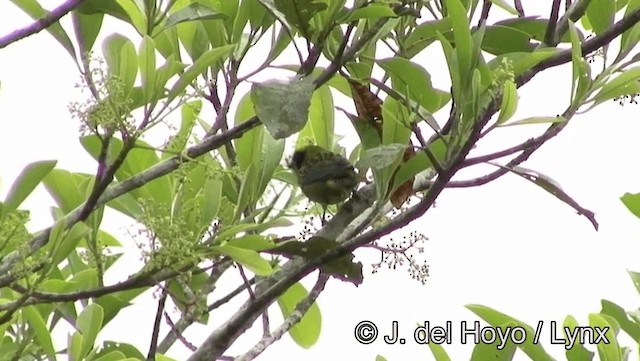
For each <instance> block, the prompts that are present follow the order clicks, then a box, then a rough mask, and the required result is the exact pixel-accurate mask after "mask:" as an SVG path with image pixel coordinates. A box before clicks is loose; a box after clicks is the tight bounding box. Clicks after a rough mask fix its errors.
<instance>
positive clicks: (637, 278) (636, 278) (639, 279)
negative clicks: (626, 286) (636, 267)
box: [627, 271, 640, 293]
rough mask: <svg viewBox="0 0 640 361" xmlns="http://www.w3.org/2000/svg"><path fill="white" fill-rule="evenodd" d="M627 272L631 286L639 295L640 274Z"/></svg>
mask: <svg viewBox="0 0 640 361" xmlns="http://www.w3.org/2000/svg"><path fill="white" fill-rule="evenodd" d="M627 272H629V276H630V277H631V281H632V282H633V285H634V286H635V287H636V291H638V293H640V273H638V272H632V271H627Z"/></svg>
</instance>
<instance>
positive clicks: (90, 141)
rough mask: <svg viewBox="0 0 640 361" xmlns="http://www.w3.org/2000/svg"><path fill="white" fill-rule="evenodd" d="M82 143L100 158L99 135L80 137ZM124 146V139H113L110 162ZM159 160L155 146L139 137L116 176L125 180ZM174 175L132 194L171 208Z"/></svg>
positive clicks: (169, 175)
mask: <svg viewBox="0 0 640 361" xmlns="http://www.w3.org/2000/svg"><path fill="white" fill-rule="evenodd" d="M80 143H82V146H83V147H84V148H85V149H86V150H87V152H88V153H89V154H90V155H91V156H92V157H93V158H94V159H96V160H97V159H98V158H99V156H100V152H101V147H102V143H101V141H100V139H98V136H96V135H88V136H84V137H82V138H80ZM122 147H123V143H122V140H120V139H117V138H112V139H111V143H110V146H109V154H108V156H107V159H108V160H109V162H111V160H113V159H115V158H116V157H117V156H118V154H119V153H120V152H121V151H122ZM159 162H160V158H159V157H158V155H157V154H156V151H155V150H154V148H153V147H152V146H151V145H150V144H148V143H146V142H144V141H142V140H140V139H138V140H136V143H135V147H134V148H133V149H131V150H130V151H129V153H128V154H127V157H126V159H125V161H124V162H123V163H122V165H121V166H120V168H118V170H117V171H116V178H117V179H118V181H124V180H126V179H129V178H131V177H133V176H135V175H137V174H139V173H141V172H143V171H145V170H147V169H148V168H150V167H152V166H154V165H156V164H157V163H159ZM173 177H174V175H173V174H168V175H165V176H162V177H160V178H156V179H154V180H153V181H150V182H148V183H146V184H145V185H143V186H142V187H140V188H138V189H135V190H133V191H131V194H132V195H133V196H135V197H136V198H137V199H151V200H153V201H155V202H156V205H157V206H158V209H164V210H168V209H170V205H171V202H172V201H173V196H174V192H173V185H172V184H173Z"/></svg>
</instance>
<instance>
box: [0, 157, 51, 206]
mask: <svg viewBox="0 0 640 361" xmlns="http://www.w3.org/2000/svg"><path fill="white" fill-rule="evenodd" d="M56 164H57V161H55V160H45V161H40V162H35V163H31V164H29V165H27V166H26V167H25V168H24V169H23V170H22V172H20V174H19V175H18V177H17V178H16V180H15V181H14V182H13V184H12V185H11V188H10V189H9V192H8V193H7V196H6V197H5V199H4V207H3V208H4V210H3V212H4V213H9V212H11V211H14V210H16V209H17V208H18V207H19V206H20V205H21V204H22V202H23V201H24V200H25V199H26V198H27V197H28V196H29V195H30V194H31V193H32V192H33V191H34V190H35V189H36V187H37V186H38V184H40V182H42V180H43V179H44V178H45V177H46V176H47V174H49V172H51V170H52V169H53V168H54V167H55V166H56Z"/></svg>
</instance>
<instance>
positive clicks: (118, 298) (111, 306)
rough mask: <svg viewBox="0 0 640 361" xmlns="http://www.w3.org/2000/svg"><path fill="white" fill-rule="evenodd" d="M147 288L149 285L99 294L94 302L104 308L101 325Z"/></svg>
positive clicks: (111, 318) (105, 323)
mask: <svg viewBox="0 0 640 361" xmlns="http://www.w3.org/2000/svg"><path fill="white" fill-rule="evenodd" d="M147 290H149V287H141V288H135V289H132V290H127V291H121V292H115V293H112V294H109V295H104V296H100V297H98V298H97V299H96V304H98V305H100V306H101V307H102V309H103V310H104V318H103V321H102V324H103V327H104V326H105V325H107V323H109V321H111V320H113V319H114V318H115V317H116V316H117V315H118V313H119V312H120V311H122V310H123V309H124V308H125V307H128V306H130V305H132V303H131V301H132V300H133V299H135V298H136V297H138V296H139V295H141V294H142V293H144V292H145V291H147Z"/></svg>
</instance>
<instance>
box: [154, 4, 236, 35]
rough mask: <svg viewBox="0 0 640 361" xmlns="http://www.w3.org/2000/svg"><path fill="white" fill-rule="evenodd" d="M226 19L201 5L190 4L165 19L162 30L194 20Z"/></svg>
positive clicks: (223, 15)
mask: <svg viewBox="0 0 640 361" xmlns="http://www.w3.org/2000/svg"><path fill="white" fill-rule="evenodd" d="M218 19H223V20H225V19H228V17H227V16H226V15H225V14H222V13H219V12H217V11H215V10H214V9H211V8H210V7H208V6H206V5H204V4H201V3H191V4H189V5H187V6H185V7H183V8H181V9H179V10H177V11H176V12H174V13H172V14H171V15H169V16H168V17H167V21H166V22H165V23H164V26H163V28H162V30H160V31H164V30H165V29H167V28H169V27H171V26H174V25H176V24H180V23H184V22H187V21H196V20H218Z"/></svg>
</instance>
